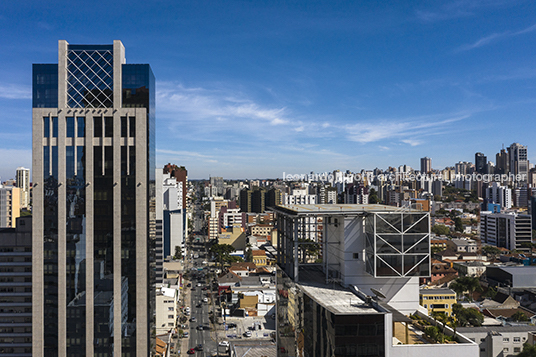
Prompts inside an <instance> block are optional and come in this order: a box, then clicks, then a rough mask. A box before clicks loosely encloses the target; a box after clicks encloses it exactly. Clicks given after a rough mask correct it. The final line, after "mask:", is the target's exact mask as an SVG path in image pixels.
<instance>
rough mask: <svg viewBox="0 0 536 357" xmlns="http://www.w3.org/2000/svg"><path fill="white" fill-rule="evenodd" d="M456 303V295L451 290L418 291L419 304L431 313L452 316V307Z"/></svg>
mask: <svg viewBox="0 0 536 357" xmlns="http://www.w3.org/2000/svg"><path fill="white" fill-rule="evenodd" d="M455 303H456V293H455V292H454V291H453V290H451V289H420V290H419V304H420V305H421V306H423V307H424V308H425V309H427V310H428V314H429V315H431V314H432V312H444V313H445V314H446V315H447V316H452V305H453V304H455Z"/></svg>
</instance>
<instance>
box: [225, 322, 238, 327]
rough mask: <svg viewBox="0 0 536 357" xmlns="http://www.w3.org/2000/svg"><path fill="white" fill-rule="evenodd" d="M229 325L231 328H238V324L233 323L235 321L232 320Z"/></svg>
mask: <svg viewBox="0 0 536 357" xmlns="http://www.w3.org/2000/svg"><path fill="white" fill-rule="evenodd" d="M227 327H229V328H236V324H235V323H233V322H231V323H229V324H227Z"/></svg>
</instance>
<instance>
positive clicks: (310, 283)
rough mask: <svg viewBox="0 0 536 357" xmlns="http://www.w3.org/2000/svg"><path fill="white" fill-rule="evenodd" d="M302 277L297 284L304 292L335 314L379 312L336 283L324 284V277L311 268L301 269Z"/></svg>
mask: <svg viewBox="0 0 536 357" xmlns="http://www.w3.org/2000/svg"><path fill="white" fill-rule="evenodd" d="M300 274H301V277H302V279H301V280H300V283H299V284H297V285H298V286H299V287H300V288H301V289H302V290H303V292H304V293H306V294H307V295H308V296H309V297H310V298H312V299H313V300H315V301H316V302H317V303H318V304H320V305H322V306H323V307H324V308H326V309H327V310H328V311H330V312H332V313H334V314H337V315H359V314H367V315H370V314H381V313H383V312H380V311H378V310H377V309H376V308H374V307H373V306H372V305H370V304H367V303H365V301H364V300H362V299H361V298H360V297H359V296H357V295H356V294H354V293H353V292H352V291H350V290H349V289H346V288H343V287H342V286H340V285H338V284H326V283H325V282H324V281H325V278H324V276H323V275H321V274H319V272H317V271H315V270H313V269H310V270H309V269H307V270H302V271H301V272H300Z"/></svg>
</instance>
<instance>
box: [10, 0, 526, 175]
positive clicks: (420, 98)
mask: <svg viewBox="0 0 536 357" xmlns="http://www.w3.org/2000/svg"><path fill="white" fill-rule="evenodd" d="M535 15H536V3H535V2H533V1H516V0H506V1H494V0H489V1H476V0H468V1H446V0H445V1H414V2H409V1H402V2H401V1H393V2H385V1H382V2H378V1H333V0H329V1H292V2H291V1H260V0H250V1H193V0H191V1H138V0H132V1H128V2H127V1H94V2H90V1H85V2H78V1H69V2H67V1H53V0H49V1H24V2H22V1H21V2H15V1H5V2H3V4H2V10H1V11H0V33H1V36H0V49H1V50H0V64H1V66H0V108H1V110H0V125H1V128H2V129H1V130H0V177H1V179H2V180H5V179H7V178H11V177H13V176H14V170H15V168H16V167H17V166H21V165H22V166H26V167H31V64H32V63H57V41H58V40H60V39H64V40H67V41H68V42H69V43H71V44H78V43H84V44H86V43H87V44H91V43H96V44H100V43H105V44H108V43H112V41H113V40H114V39H119V40H121V41H123V44H124V45H125V48H126V58H127V63H149V64H151V67H152V69H153V72H154V73H155V76H156V80H157V110H156V118H157V165H158V166H162V165H164V164H165V163H167V162H171V163H176V164H179V165H185V166H186V167H187V168H188V170H189V177H190V178H207V177H208V176H209V175H212V176H224V177H226V178H263V177H272V178H275V177H281V176H282V174H283V172H286V173H292V174H296V173H308V172H310V171H315V172H325V171H331V170H334V169H340V170H346V169H349V170H352V171H358V170H360V169H362V168H366V169H373V168H375V167H381V168H386V167H388V166H398V165H402V164H408V165H410V166H412V167H418V166H419V158H421V157H424V156H428V157H431V158H432V167H433V168H443V167H445V166H450V165H453V164H454V163H455V162H457V161H460V160H464V161H474V154H475V152H477V151H481V152H484V153H485V154H486V155H487V156H488V160H491V161H495V154H496V153H497V152H498V151H499V150H500V149H501V147H502V144H504V145H505V146H508V145H510V144H511V143H513V142H519V143H522V144H524V145H528V149H529V150H528V151H529V159H530V160H531V161H532V162H535V163H536V149H535V147H534V145H532V144H533V141H534V136H535V135H534V134H535V133H536V130H535V129H536V121H535V120H534V116H535V114H536V83H535V78H536V61H535V60H536V16H535Z"/></svg>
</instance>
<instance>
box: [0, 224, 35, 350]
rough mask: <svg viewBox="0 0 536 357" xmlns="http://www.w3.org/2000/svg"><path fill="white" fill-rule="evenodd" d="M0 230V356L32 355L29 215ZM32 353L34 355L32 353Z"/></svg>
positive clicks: (30, 236)
mask: <svg viewBox="0 0 536 357" xmlns="http://www.w3.org/2000/svg"><path fill="white" fill-rule="evenodd" d="M16 226H17V227H16V228H2V229H0V272H1V273H0V355H2V356H19V357H30V356H32V217H31V216H30V217H20V218H17V224H16ZM34 356H35V355H34Z"/></svg>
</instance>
